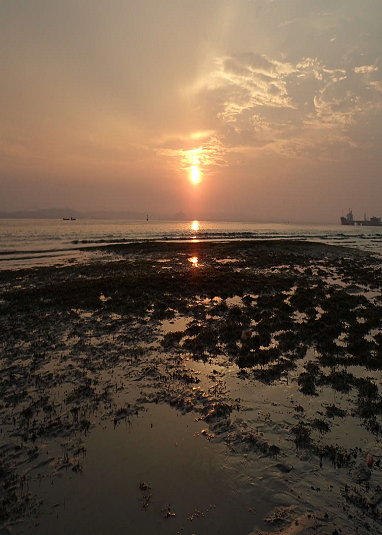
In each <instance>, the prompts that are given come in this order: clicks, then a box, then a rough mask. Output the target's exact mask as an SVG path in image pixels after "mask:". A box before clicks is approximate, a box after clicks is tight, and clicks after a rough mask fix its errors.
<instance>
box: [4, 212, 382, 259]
mask: <svg viewBox="0 0 382 535" xmlns="http://www.w3.org/2000/svg"><path fill="white" fill-rule="evenodd" d="M288 238H289V239H298V240H313V241H320V242H323V243H329V244H340V245H344V246H349V247H357V248H361V249H364V250H368V251H373V252H378V253H381V252H382V227H379V228H376V227H346V226H341V225H326V226H323V225H292V224H271V223H242V222H238V223H235V222H224V221H219V222H211V221H181V222H180V221H112V220H75V221H62V220H47V219H44V220H30V219H28V220H21V219H18V220H15V219H0V269H14V268H21V267H32V266H38V265H47V264H57V263H60V264H62V263H65V262H68V261H75V260H78V259H79V258H80V256H82V257H84V256H85V255H84V253H83V252H81V251H83V249H84V248H85V249H86V248H90V247H94V246H97V245H99V246H101V245H106V244H113V243H131V242H144V241H171V240H173V241H189V240H214V241H216V240H243V239H248V240H249V239H251V240H256V239H258V240H262V239H288Z"/></svg>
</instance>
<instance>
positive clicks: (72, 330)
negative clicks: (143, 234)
mask: <svg viewBox="0 0 382 535" xmlns="http://www.w3.org/2000/svg"><path fill="white" fill-rule="evenodd" d="M103 254H104V259H102V258H103V257H102V255H103ZM96 259H97V260H93V261H91V262H89V261H87V263H86V264H85V263H84V264H76V265H71V266H67V267H55V266H51V267H41V268H38V269H29V270H18V271H3V272H0V351H1V362H0V424H1V435H0V484H1V497H0V499H1V503H0V525H1V526H2V529H3V533H7V532H8V533H50V532H52V531H53V530H54V531H55V532H56V533H67V532H68V530H69V531H70V530H71V531H72V532H76V531H75V526H77V527H78V526H81V528H80V529H79V531H77V532H81V533H86V532H88V533H98V532H99V533H104V532H105V530H106V531H107V522H109V523H110V522H114V523H115V524H114V525H115V526H116V528H115V531H114V532H116V533H117V532H118V533H122V532H125V531H126V529H127V530H128V529H131V530H132V532H136V533H153V532H156V533H174V534H175V533H185V534H186V533H190V534H191V533H195V534H197V533H198V534H204V533H211V532H216V533H221V534H225V533H227V534H228V533H237V534H243V535H244V534H245V535H247V534H248V535H249V534H260V533H275V532H277V533H284V534H285V535H291V534H292V533H301V534H305V533H322V534H324V533H325V534H326V533H328V534H329V533H359V534H363V533H380V531H381V529H382V467H381V466H380V462H381V455H382V454H381V439H380V437H381V432H382V427H381V426H382V391H381V378H382V371H381V370H382V334H381V321H382V314H381V306H382V297H381V296H382V294H381V289H382V287H381V281H382V269H381V262H380V258H377V257H374V256H372V255H367V254H365V253H364V252H362V253H361V252H359V251H356V250H351V249H346V248H340V247H333V246H326V245H323V244H318V243H308V242H292V241H290V242H288V241H282V242H279V241H269V242H266V241H264V242H261V243H259V242H249V241H247V242H228V243H197V242H195V243H181V244H178V243H147V244H131V245H124V246H109V247H104V248H103V249H98V250H97V255H96ZM178 446H181V447H178ZM127 452H128V454H127ZM368 455H369V457H367V456H368ZM371 456H372V457H371ZM367 459H368V461H367ZM190 466H191V468H192V469H190ZM121 474H123V478H121V477H120V476H121ZM118 481H119V482H118ZM107 496H108V498H107ZM105 500H106V502H107V505H105V504H104V506H103V508H102V515H101V516H100V517H99V518H98V516H97V515H98V514H99V513H98V512H99V510H100V507H101V505H102V504H103V503H104V502H105ZM106 502H105V503H106ZM127 503H128V504H129V505H127ZM117 506H118V507H117ZM121 511H124V513H123V514H121ZM105 523H106V524H105ZM73 526H74V527H73ZM129 526H130V528H129ZM73 530H74V531H73ZM97 530H98V531H97Z"/></svg>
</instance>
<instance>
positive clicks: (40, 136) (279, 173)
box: [0, 0, 382, 222]
mask: <svg viewBox="0 0 382 535" xmlns="http://www.w3.org/2000/svg"><path fill="white" fill-rule="evenodd" d="M381 28H382V1H381V0H130V1H128V0H107V1H106V0H45V1H43V0H0V65H1V76H0V210H17V209H35V208H42V207H71V208H75V209H78V210H93V209H97V210H102V209H105V210H141V211H143V212H148V213H150V212H151V213H153V212H157V213H170V214H171V213H175V212H177V211H178V210H183V211H184V212H185V213H186V214H187V215H188V216H190V217H202V216H203V215H218V216H219V215H220V216H224V215H226V216H227V217H233V216H235V214H238V215H241V216H242V217H249V218H253V220H255V221H256V220H264V219H267V220H271V221H276V220H283V219H288V220H290V221H295V220H300V221H323V222H324V221H327V222H338V220H339V217H340V215H341V214H342V212H344V213H346V212H347V209H348V208H349V207H350V208H352V209H353V212H354V214H355V216H356V217H357V218H361V217H363V213H364V212H365V211H366V212H367V214H368V215H369V216H371V215H382V136H381V130H382V71H381V68H382V65H381V59H382V32H381ZM192 166H197V167H198V168H199V170H200V173H201V181H200V182H199V183H198V184H196V185H195V184H193V183H192V182H191V181H190V170H191V168H192Z"/></svg>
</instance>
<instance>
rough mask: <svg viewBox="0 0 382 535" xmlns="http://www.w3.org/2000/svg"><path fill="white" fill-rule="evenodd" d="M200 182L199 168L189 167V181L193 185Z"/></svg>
mask: <svg viewBox="0 0 382 535" xmlns="http://www.w3.org/2000/svg"><path fill="white" fill-rule="evenodd" d="M199 180H200V171H199V168H198V167H197V166H196V165H193V166H192V167H191V181H192V182H193V183H194V184H197V183H198V182H199Z"/></svg>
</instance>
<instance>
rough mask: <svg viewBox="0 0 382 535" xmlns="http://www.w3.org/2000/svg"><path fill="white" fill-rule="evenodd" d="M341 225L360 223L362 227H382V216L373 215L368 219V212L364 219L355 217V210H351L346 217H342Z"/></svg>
mask: <svg viewBox="0 0 382 535" xmlns="http://www.w3.org/2000/svg"><path fill="white" fill-rule="evenodd" d="M341 225H358V226H360V227H382V218H381V217H375V216H373V217H371V218H370V219H367V217H366V214H365V215H364V218H363V219H354V217H353V212H352V211H351V210H349V213H348V214H347V215H346V217H344V216H342V217H341Z"/></svg>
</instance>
